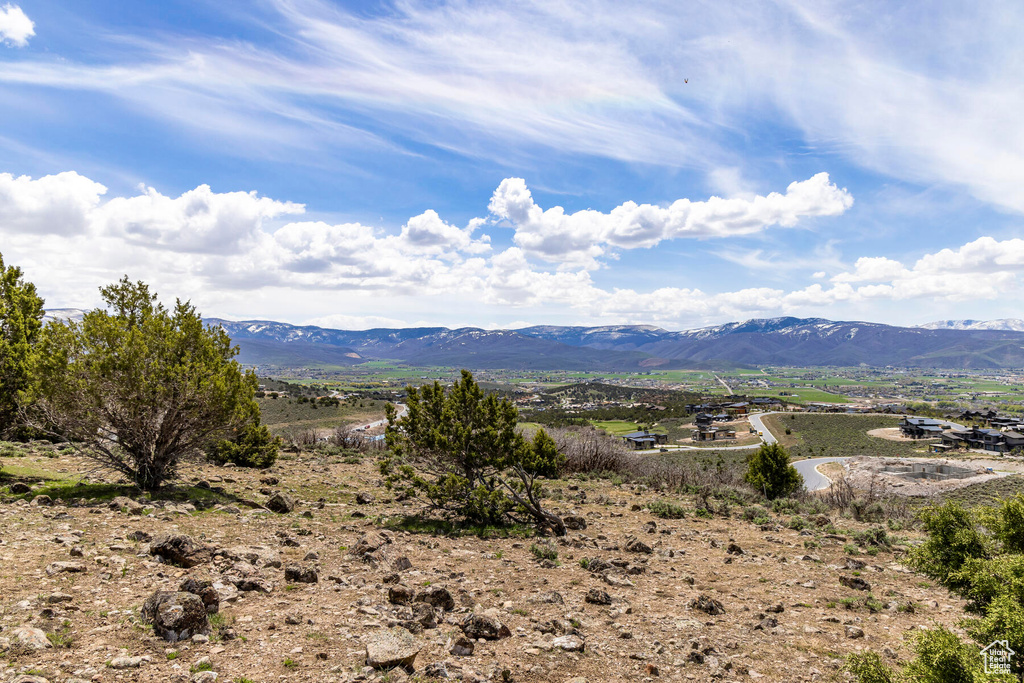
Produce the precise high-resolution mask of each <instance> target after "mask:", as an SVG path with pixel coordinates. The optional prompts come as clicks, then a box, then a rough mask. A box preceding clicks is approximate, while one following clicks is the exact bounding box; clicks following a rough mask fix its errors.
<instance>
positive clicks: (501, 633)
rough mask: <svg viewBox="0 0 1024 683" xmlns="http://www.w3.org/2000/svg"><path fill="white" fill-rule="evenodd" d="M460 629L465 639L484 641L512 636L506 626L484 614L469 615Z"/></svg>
mask: <svg viewBox="0 0 1024 683" xmlns="http://www.w3.org/2000/svg"><path fill="white" fill-rule="evenodd" d="M461 628H462V632H463V633H465V634H466V637H468V638H472V639H474V640H478V639H480V638H483V639H485V640H500V639H502V638H508V637H509V636H510V635H512V632H511V631H509V629H508V626H505V624H503V623H501V622H500V621H498V620H497V619H495V618H494V617H489V616H487V615H484V614H470V615H469V616H467V617H466V618H465V620H464V621H463V622H462V624H461Z"/></svg>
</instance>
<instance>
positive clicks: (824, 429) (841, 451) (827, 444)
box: [764, 413, 931, 458]
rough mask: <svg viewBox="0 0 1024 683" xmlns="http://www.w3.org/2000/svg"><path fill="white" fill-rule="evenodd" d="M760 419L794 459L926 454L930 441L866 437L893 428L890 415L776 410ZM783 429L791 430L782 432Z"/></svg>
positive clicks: (893, 424) (895, 418) (893, 423)
mask: <svg viewBox="0 0 1024 683" xmlns="http://www.w3.org/2000/svg"><path fill="white" fill-rule="evenodd" d="M764 421H765V422H766V423H767V424H768V425H769V426H770V428H771V431H772V434H774V435H776V437H778V439H779V442H780V443H781V444H782V445H783V446H785V447H786V448H787V449H789V452H790V454H791V455H792V457H794V458H827V457H845V456H852V455H874V456H887V457H910V456H915V455H925V454H927V451H928V443H931V442H930V441H927V440H922V441H916V442H904V441H891V440H888V439H882V438H877V437H873V436H868V432H869V431H870V430H873V429H882V428H887V427H895V426H896V425H897V424H898V423H899V418H897V417H895V416H892V415H843V414H830V413H790V414H782V413H778V414H775V415H769V416H767V417H765V418H764ZM786 429H789V430H790V432H791V433H790V434H786Z"/></svg>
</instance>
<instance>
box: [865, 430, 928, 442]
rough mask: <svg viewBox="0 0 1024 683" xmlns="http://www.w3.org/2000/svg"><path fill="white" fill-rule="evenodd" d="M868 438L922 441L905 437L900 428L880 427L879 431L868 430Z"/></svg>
mask: <svg viewBox="0 0 1024 683" xmlns="http://www.w3.org/2000/svg"><path fill="white" fill-rule="evenodd" d="M868 436H874V437H877V438H879V439H887V440H888V441H920V439H911V438H910V437H909V436H903V433H902V432H900V428H899V427H880V428H879V429H870V430H868Z"/></svg>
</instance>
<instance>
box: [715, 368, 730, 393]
mask: <svg viewBox="0 0 1024 683" xmlns="http://www.w3.org/2000/svg"><path fill="white" fill-rule="evenodd" d="M712 376H713V377H714V378H715V379H717V380H718V381H719V382H720V383H721V384H722V386H723V387H725V390H726V391H728V392H729V395H730V396H732V395H733V393H732V387H730V386H729V385H728V384H726V383H725V380H724V379H722V378H721V377H719V376H718V375H715V374H714V373H712Z"/></svg>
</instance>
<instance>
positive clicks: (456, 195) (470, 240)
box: [0, 0, 1024, 329]
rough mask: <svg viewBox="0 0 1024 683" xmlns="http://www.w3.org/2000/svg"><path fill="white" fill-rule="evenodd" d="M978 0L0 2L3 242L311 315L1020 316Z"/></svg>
mask: <svg viewBox="0 0 1024 683" xmlns="http://www.w3.org/2000/svg"><path fill="white" fill-rule="evenodd" d="M974 4H975V3H960V2H948V3H943V2H938V3H936V2H928V3H924V2H920V3H914V2H908V3H885V2H862V3H856V4H853V3H829V2H820V1H818V2H799V1H790V2H746V3H717V2H714V3H712V2H707V3H703V2H693V3H676V2H650V3H617V2H607V3H605V2H587V3H581V2H579V3H578V2H551V1H546V2H536V3H531V2H522V1H518V2H495V3H491V2H439V1H437V0H433V1H430V2H417V1H406V2H397V3H336V2H328V1H326V0H257V1H256V2H252V3H223V2H203V1H194V2H173V1H163V2H160V3H150V2H141V1H140V2H135V3H123V2H104V1H99V0H93V1H92V2H88V3H81V2H60V1H57V0H38V1H37V0H19V2H9V3H8V2H3V0H0V103H2V105H0V253H2V254H3V256H4V259H5V260H6V261H7V262H8V263H13V264H16V265H19V266H21V267H22V269H23V270H24V271H25V273H26V276H27V277H28V278H29V279H31V280H32V281H34V282H35V283H36V284H37V285H38V287H39V289H40V291H41V293H42V294H43V295H44V296H45V298H46V300H47V306H48V307H90V306H94V305H96V304H97V303H98V293H97V288H98V287H99V286H100V285H102V284H105V283H109V282H111V281H113V280H116V279H117V278H119V277H120V276H121V275H122V274H125V273H127V274H128V275H129V276H131V277H132V278H137V279H144V280H146V281H147V282H149V283H151V284H152V285H153V286H154V287H155V288H156V290H157V291H159V292H160V293H161V295H162V296H164V297H167V298H168V299H170V298H172V297H175V296H177V297H181V298H187V299H191V300H192V301H193V303H195V304H196V305H197V306H198V307H199V309H200V310H201V311H202V312H204V313H205V314H206V315H211V316H222V317H227V318H233V319H249V318H264V319H277V320H284V321H288V322H293V323H314V324H323V325H329V326H339V327H355V328H362V327H368V326H381V325H385V326H404V325H417V324H431V325H435V324H437V325H447V326H460V325H475V326H482V327H502V326H517V325H522V324H527V323H530V324H538V323H546V324H587V325H600V324H617V323H643V324H653V325H659V326H662V327H666V328H669V329H687V328H692V327H699V326H703V325H708V324H717V323H722V322H727V321H731V320H742V319H747V318H752V317H769V316H777V315H798V316H820V317H827V318H832V319H858V320H870V321H878V322H888V323H895V324H921V323H925V322H929V321H932V320H937V319H944V318H976V319H993V318H1002V317H1021V316H1020V312H1019V310H1018V309H1019V306H1018V305H1017V302H1018V301H1019V300H1020V295H1021V280H1020V278H1021V271H1022V270H1024V240H1022V239H1021V238H1020V232H1021V227H1022V225H1024V216H1022V213H1024V190H1022V188H1024V125H1022V124H1021V123H1020V116H1019V112H1020V111H1022V110H1024V89H1022V88H1021V86H1020V84H1021V82H1022V71H1024V44H1022V43H1021V41H1020V40H1019V35H1020V33H1021V29H1022V28H1024V16H1022V15H1024V6H1022V5H1021V4H1020V3H1019V2H998V1H996V2H990V3H980V4H981V5H983V6H982V7H974V6H973V5H974ZM969 5H972V6H969Z"/></svg>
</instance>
